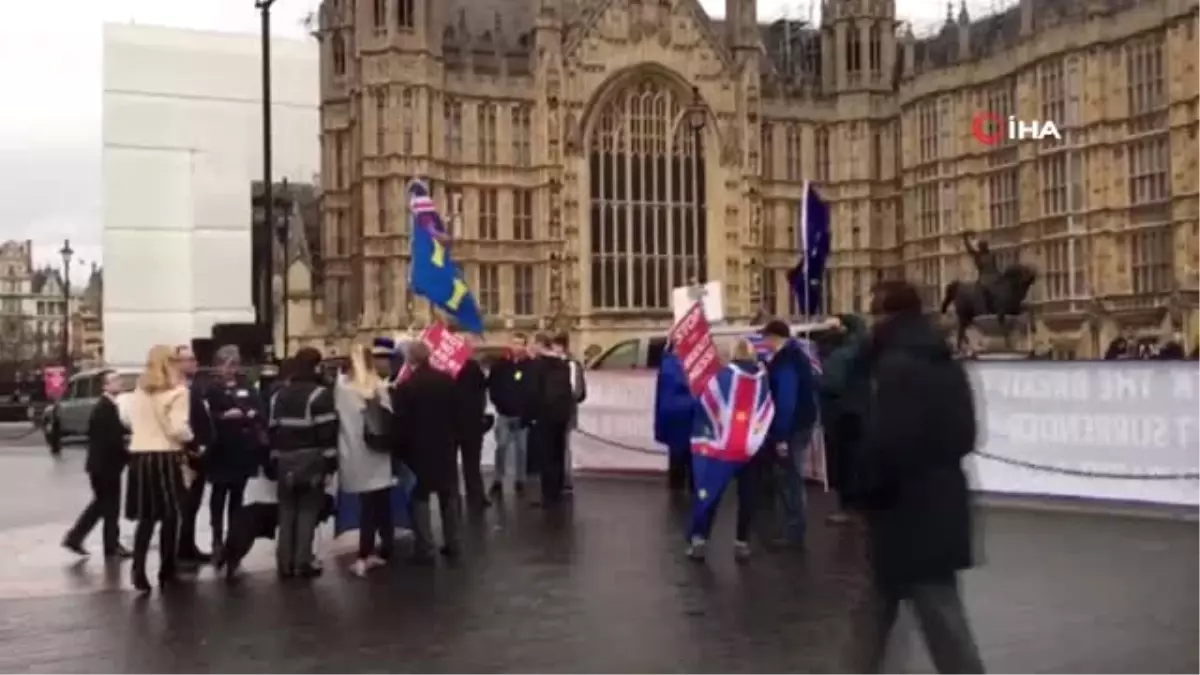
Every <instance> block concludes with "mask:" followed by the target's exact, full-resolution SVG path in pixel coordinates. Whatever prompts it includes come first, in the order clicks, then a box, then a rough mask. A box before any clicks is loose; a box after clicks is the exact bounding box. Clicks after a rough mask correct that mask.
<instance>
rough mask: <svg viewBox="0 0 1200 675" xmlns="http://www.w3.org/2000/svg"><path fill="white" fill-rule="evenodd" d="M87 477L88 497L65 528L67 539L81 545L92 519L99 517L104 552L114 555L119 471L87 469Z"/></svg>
mask: <svg viewBox="0 0 1200 675" xmlns="http://www.w3.org/2000/svg"><path fill="white" fill-rule="evenodd" d="M88 481H89V482H90V483H91V485H92V501H90V502H88V505H87V506H86V507H84V509H83V513H80V514H79V519H78V520H76V521H75V525H74V526H73V527H72V528H71V529H70V531H68V532H67V537H66V539H67V543H70V544H74V545H77V546H78V545H82V544H83V540H84V539H87V536H88V535H89V534H91V532H92V529H93V528H95V527H96V523H98V522H100V520H102V519H103V520H104V554H105V555H115V554H116V552H117V549H119V548H120V541H119V537H120V536H121V528H120V518H121V472H120V471H116V472H105V473H89V474H88Z"/></svg>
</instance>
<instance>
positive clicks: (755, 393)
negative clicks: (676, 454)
mask: <svg viewBox="0 0 1200 675" xmlns="http://www.w3.org/2000/svg"><path fill="white" fill-rule="evenodd" d="M700 408H701V409H702V411H703V412H702V414H699V415H697V416H696V423H695V432H696V433H695V435H694V436H693V438H692V472H693V473H692V475H693V476H694V478H695V485H696V487H695V493H694V495H693V502H692V518H691V524H690V525H689V527H688V556H689V557H691V558H692V559H693V560H703V559H704V556H705V549H706V547H707V545H708V539H709V536H710V534H711V533H712V525H713V520H714V518H715V517H716V513H717V506H718V505H719V504H720V501H721V496H722V495H723V494H724V492H725V489H726V488H727V487H728V486H729V481H731V480H733V479H734V478H737V481H738V513H737V531H736V534H735V541H734V556H735V557H736V558H737V559H738V560H746V559H747V558H749V556H750V543H749V537H750V524H751V518H752V517H753V515H754V510H755V509H754V503H755V501H756V500H757V498H758V494H757V492H758V487H757V484H756V481H755V480H754V477H755V474H754V472H753V470H752V469H751V468H750V466H749V463H750V460H751V458H752V457H754V456H755V454H757V453H758V451H759V449H760V448H761V446H762V445H763V444H764V443H765V442H766V441H767V439H768V435H769V433H770V429H771V426H772V422H773V419H774V417H775V414H776V411H775V406H774V403H773V402H772V400H771V391H770V386H769V376H768V374H767V372H766V371H765V370H764V369H763V368H762V366H760V365H759V363H758V360H757V358H756V357H755V354H754V347H753V346H752V345H751V344H750V343H749V342H748V341H746V340H739V341H738V342H737V343H736V344H735V345H734V348H733V354H732V360H731V362H730V363H728V364H727V365H725V366H724V367H723V368H721V369H720V370H718V371H717V374H716V375H715V376H713V377H712V378H711V379H710V380H709V381H708V386H707V387H706V388H705V390H704V391H703V392H702V393H701V395H700Z"/></svg>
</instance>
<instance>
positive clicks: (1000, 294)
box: [941, 232, 1037, 350]
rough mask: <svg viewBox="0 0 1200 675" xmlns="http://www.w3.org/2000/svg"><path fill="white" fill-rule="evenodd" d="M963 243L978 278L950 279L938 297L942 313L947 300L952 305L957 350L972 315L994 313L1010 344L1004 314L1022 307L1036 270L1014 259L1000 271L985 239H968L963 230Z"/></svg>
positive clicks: (971, 322) (1012, 312) (1018, 310)
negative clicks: (939, 297) (966, 279)
mask: <svg viewBox="0 0 1200 675" xmlns="http://www.w3.org/2000/svg"><path fill="white" fill-rule="evenodd" d="M963 243H964V244H965V245H966V247H967V252H968V253H970V254H971V260H972V261H974V263H975V270H976V272H977V273H978V274H979V278H978V280H976V281H951V282H950V283H949V284H947V285H946V294H945V296H944V298H943V299H942V310H941V311H942V314H945V313H946V310H947V309H949V308H950V305H951V304H953V305H954V313H955V314H956V315H957V324H958V332H957V344H958V348H959V349H960V350H961V349H963V348H964V347H965V346H966V342H967V327H968V326H970V325H971V324H973V323H974V322H975V319H976V317H980V316H986V315H988V314H993V315H995V317H996V322H997V323H998V324H999V325H1000V331H1001V334H1003V335H1004V344H1005V346H1009V347H1011V343H1010V337H1011V336H1010V335H1009V326H1008V317H1010V316H1013V317H1015V316H1018V315H1020V314H1021V313H1022V312H1023V311H1025V306H1024V305H1025V296H1026V295H1028V294H1029V289H1030V288H1031V287H1032V286H1033V282H1034V281H1035V280H1036V279H1037V270H1035V269H1034V268H1033V267H1032V266H1030V265H1026V264H1023V263H1015V264H1013V265H1009V266H1008V267H1006V268H1005V269H1004V270H1003V271H1001V270H999V269H998V266H997V264H996V254H995V253H993V252H992V251H991V249H990V248H989V247H988V243H987V242H986V241H977V242H972V237H971V233H970V232H964V233H963Z"/></svg>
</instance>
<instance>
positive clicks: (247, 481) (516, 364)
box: [63, 334, 586, 592]
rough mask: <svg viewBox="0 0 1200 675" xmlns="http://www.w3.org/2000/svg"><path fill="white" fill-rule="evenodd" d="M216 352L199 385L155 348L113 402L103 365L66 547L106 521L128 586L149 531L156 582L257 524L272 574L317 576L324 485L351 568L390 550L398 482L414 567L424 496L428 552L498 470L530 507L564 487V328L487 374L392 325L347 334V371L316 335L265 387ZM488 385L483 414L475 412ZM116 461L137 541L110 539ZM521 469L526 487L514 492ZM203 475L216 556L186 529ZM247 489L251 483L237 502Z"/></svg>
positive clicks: (483, 502)
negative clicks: (272, 550)
mask: <svg viewBox="0 0 1200 675" xmlns="http://www.w3.org/2000/svg"><path fill="white" fill-rule="evenodd" d="M213 365H214V376H213V377H212V378H209V381H204V382H202V381H200V380H199V379H198V378H197V372H198V364H197V361H196V359H195V356H194V355H193V353H192V351H191V349H189V348H188V347H170V346H156V347H154V348H152V349H151V350H150V351H149V353H148V355H147V358H146V363H145V367H144V369H143V371H142V373H141V375H140V377H139V380H138V383H137V386H136V387H135V389H134V390H133V391H132V392H131V393H129V394H127V395H126V396H127V397H128V398H127V400H126V402H125V404H124V405H120V406H119V405H118V397H120V396H121V395H122V394H121V381H120V378H119V377H118V376H117V374H116V373H115V372H114V373H108V374H106V375H105V377H104V378H103V380H104V382H105V385H104V395H103V397H102V398H101V400H100V402H99V403H98V404H97V406H96V407H95V409H94V410H93V412H92V416H91V419H90V421H89V429H88V455H87V461H86V465H85V469H86V471H87V473H88V475H89V477H90V481H91V485H92V492H93V499H92V501H91V503H89V504H88V506H87V507H86V508H85V509H84V511H83V513H82V514H80V517H79V519H78V520H77V522H76V523H75V525H74V526H73V527H72V528H71V529H70V531H69V532H68V533H67V534H66V536H65V537H64V539H63V546H64V547H66V548H67V549H69V550H71V551H73V552H75V553H77V554H79V555H87V553H88V551H87V549H86V548H85V547H84V541H85V539H86V537H87V535H88V534H89V533H90V531H91V530H92V529H93V528H94V527H95V526H96V525H97V524H98V523H100V522H101V521H103V547H104V554H105V556H106V557H109V558H132V570H131V578H132V583H133V586H134V587H135V588H136V589H138V590H139V591H142V592H147V591H149V590H150V589H151V584H150V581H149V577H148V576H147V555H148V552H149V549H150V544H151V540H152V539H153V537H154V533H155V532H156V531H157V532H158V535H159V552H160V562H159V568H158V581H159V583H160V585H169V584H172V583H175V582H177V581H179V580H180V579H181V577H182V576H184V575H185V572H188V571H191V570H194V569H196V568H197V567H199V566H200V565H204V564H209V563H211V564H213V565H214V566H215V567H216V568H218V569H220V570H222V571H223V572H224V574H225V575H227V576H229V577H233V576H236V574H237V571H238V566H239V564H240V562H241V560H242V558H243V557H244V556H245V555H246V553H247V552H248V551H249V549H250V547H251V546H252V545H253V542H254V540H255V539H257V538H260V537H264V536H266V537H271V538H274V539H275V540H276V571H277V572H278V574H279V576H280V577H281V578H285V579H291V578H299V579H304V578H312V577H315V576H318V575H320V574H321V572H322V567H321V564H320V562H319V561H318V560H317V558H316V556H315V555H314V552H313V540H314V535H315V531H316V529H317V526H318V525H319V524H320V522H321V521H323V520H324V519H326V518H328V517H329V516H330V515H331V514H332V513H333V512H334V510H335V508H336V505H335V504H332V503H331V502H332V499H331V496H330V494H329V493H330V486H331V485H332V484H335V483H336V486H337V490H336V492H338V493H339V494H342V495H350V496H353V497H355V498H357V500H358V508H359V511H360V513H359V520H360V522H359V528H358V531H359V546H358V555H357V557H356V559H355V561H354V563H353V564H352V565H351V566H350V569H351V571H352V572H353V573H355V574H357V575H360V576H364V575H366V574H368V573H369V572H370V571H371V570H373V569H376V568H378V567H381V566H383V565H386V564H387V563H388V562H389V560H391V559H392V555H393V543H394V534H395V528H394V515H395V513H394V509H393V505H392V498H391V496H392V494H393V493H394V488H395V486H397V485H404V486H405V487H406V488H407V489H406V493H407V499H406V504H407V516H408V519H409V521H410V524H411V527H412V532H413V537H414V541H413V547H412V553H411V556H410V557H411V559H412V561H413V562H416V563H422V564H429V563H432V562H434V560H435V558H436V556H435V552H436V550H437V549H436V548H435V545H434V541H433V527H432V516H431V512H430V504H431V498H433V497H435V496H436V498H437V502H438V507H439V509H440V516H441V517H440V520H441V534H442V541H441V546H440V553H441V554H442V555H444V556H447V557H456V556H458V555H460V553H461V549H460V547H459V542H458V539H459V537H458V531H459V523H460V522H461V518H462V513H461V509H462V508H463V502H464V501H465V505H466V508H468V509H472V510H476V511H482V510H484V509H487V508H488V507H489V506H491V503H492V499H495V498H498V497H502V496H503V493H504V482H505V478H506V476H507V474H508V470H509V469H511V470H512V472H513V478H514V483H513V489H514V490H515V492H516V493H518V494H519V495H521V496H522V497H525V498H526V499H525V501H527V502H528V503H529V505H531V506H537V507H544V508H549V509H554V508H557V507H559V506H560V505H561V504H562V503H563V501H564V499H565V497H566V496H567V495H569V494H570V492H571V490H572V489H573V485H572V482H571V478H570V473H571V472H570V468H569V467H570V449H569V445H570V442H569V435H570V434H569V430H570V428H571V427H572V426H573V425H574V423H575V419H576V411H577V406H578V404H579V403H580V402H582V400H583V398H584V397H585V396H586V384H585V380H584V373H583V367H582V365H581V364H580V363H579V362H578V361H577V360H574V359H572V358H571V357H570V356H569V352H568V339H567V337H566V336H565V335H557V336H552V335H548V334H539V335H537V336H535V338H534V340H533V341H532V343H529V342H528V341H527V339H526V338H525V336H522V335H518V336H516V337H515V338H514V339H513V343H512V345H511V348H510V350H509V353H508V355H507V356H506V358H504V359H503V360H502V361H500V362H499V363H497V364H495V365H494V366H493V367H492V368H490V369H489V370H488V372H485V371H484V368H483V367H482V366H481V365H480V364H479V363H478V362H477V361H476V360H474V359H467V360H466V361H465V362H464V363H463V364H462V368H461V370H459V371H458V372H457V373H456V374H455V375H450V374H448V373H446V372H443V370H439V369H438V368H435V367H433V365H432V364H431V354H430V350H429V347H428V346H427V345H426V344H424V343H422V342H419V341H414V342H411V343H409V344H407V345H406V346H404V347H403V349H397V346H396V345H395V344H394V343H392V341H391V340H388V339H379V340H376V341H374V343H373V344H372V345H355V346H354V347H353V348H352V350H351V353H350V359H349V365H348V367H347V368H346V370H345V372H340V373H335V374H333V375H332V376H330V374H328V373H327V372H326V371H325V369H324V368H323V359H322V355H321V353H320V352H319V351H317V350H316V349H313V348H303V349H300V350H298V351H297V353H296V354H295V355H293V356H292V357H290V358H289V359H287V360H285V361H284V363H283V365H282V367H281V369H280V372H279V377H278V380H277V381H275V382H274V383H273V384H270V385H266V384H264V385H262V386H255V385H254V384H252V383H249V382H246V381H245V380H244V379H243V377H242V376H241V372H242V369H241V362H240V356H239V351H238V349H237V348H236V347H234V346H225V347H222V348H220V349H218V350H217V352H216V356H215V359H214V364H213ZM489 398H490V399H491V400H492V402H493V406H494V407H495V410H496V413H497V416H496V418H493V415H491V414H490V413H488V412H487V403H488V400H489ZM493 426H494V427H495V433H496V437H497V441H498V451H497V470H496V474H495V481H494V482H493V484H492V485H491V488H490V489H485V484H484V481H483V475H482V469H481V455H482V447H483V437H484V435H485V434H486V433H488V432H489V430H491V429H492V428H493ZM460 466H461V485H462V486H463V488H464V492H465V500H464V499H463V496H464V495H462V494H461V493H460V490H459V485H460ZM124 473H128V478H127V485H126V490H125V499H124V514H125V516H126V517H127V518H128V519H130V520H133V521H135V522H136V527H135V533H134V538H133V550H132V551H129V550H126V549H125V548H124V547H122V546H121V544H120V541H119V534H120V527H119V520H120V516H121V510H122V509H121V501H122V500H121V493H122V490H121V484H122V474H124ZM530 481H536V482H537V483H538V485H539V488H538V489H537V490H534V491H530V492H527V491H526V489H525V487H526V485H527V483H528V482H530ZM206 486H208V487H209V490H208V493H209V494H208V502H207V503H208V507H209V517H210V521H211V530H212V552H211V553H209V552H205V551H203V550H202V549H201V548H200V547H199V546H198V545H197V538H196V521H197V518H198V515H199V512H200V511H201V507H202V505H203V503H204V493H205V488H206ZM264 486H266V487H267V489H266V493H267V494H266V495H265V498H262V493H263V492H264V490H263V487H264ZM248 488H249V489H248ZM255 488H257V489H255ZM248 492H253V493H256V494H258V495H260V497H257V498H254V503H250V504H247V503H246V502H247V494H248ZM260 502H262V503H260ZM264 505H265V506H267V508H259V507H260V506H264Z"/></svg>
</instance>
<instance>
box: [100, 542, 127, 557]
mask: <svg viewBox="0 0 1200 675" xmlns="http://www.w3.org/2000/svg"><path fill="white" fill-rule="evenodd" d="M132 556H133V553H132V552H131V551H130V550H129V549H127V548H125V547H124V546H121V545H120V544H117V547H116V548H114V549H112V550H111V551H105V552H104V557H105V558H107V559H109V560H124V559H125V558H130V557H132Z"/></svg>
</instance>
